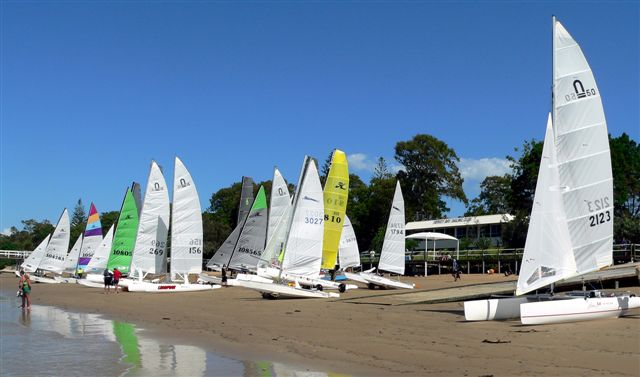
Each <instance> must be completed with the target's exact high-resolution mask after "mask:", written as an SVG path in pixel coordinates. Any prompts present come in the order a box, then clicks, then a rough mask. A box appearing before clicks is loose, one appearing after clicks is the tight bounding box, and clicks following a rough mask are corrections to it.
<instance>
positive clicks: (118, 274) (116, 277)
mask: <svg viewBox="0 0 640 377" xmlns="http://www.w3.org/2000/svg"><path fill="white" fill-rule="evenodd" d="M121 276H122V272H120V270H118V269H117V268H114V269H113V285H114V288H113V289H114V290H115V291H116V293H118V283H119V282H120V277H121Z"/></svg>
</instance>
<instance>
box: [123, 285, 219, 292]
mask: <svg viewBox="0 0 640 377" xmlns="http://www.w3.org/2000/svg"><path fill="white" fill-rule="evenodd" d="M219 288H222V287H221V286H219V285H210V284H174V283H166V284H156V283H144V282H143V283H135V284H130V285H129V286H128V287H127V290H128V291H129V292H144V293H184V292H202V291H211V290H213V289H219Z"/></svg>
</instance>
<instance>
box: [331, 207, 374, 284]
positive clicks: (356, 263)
mask: <svg viewBox="0 0 640 377" xmlns="http://www.w3.org/2000/svg"><path fill="white" fill-rule="evenodd" d="M338 261H339V265H340V270H342V274H343V275H344V277H345V278H347V279H349V280H353V281H357V282H359V283H364V284H369V282H368V281H367V279H365V278H364V277H362V276H360V273H357V272H351V271H347V269H354V268H358V267H361V264H360V249H359V248H358V239H357V238H356V233H355V232H354V230H353V225H351V220H350V219H349V216H345V218H344V225H343V228H342V236H341V237H340V248H339V249H338ZM371 271H373V269H370V270H367V271H365V272H371Z"/></svg>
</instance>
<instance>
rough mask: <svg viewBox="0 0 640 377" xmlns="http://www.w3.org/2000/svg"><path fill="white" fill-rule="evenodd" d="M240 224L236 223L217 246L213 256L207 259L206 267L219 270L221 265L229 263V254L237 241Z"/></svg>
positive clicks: (240, 228)
mask: <svg viewBox="0 0 640 377" xmlns="http://www.w3.org/2000/svg"><path fill="white" fill-rule="evenodd" d="M242 225H243V224H242V223H240V224H238V225H237V226H236V228H235V229H234V230H233V232H231V234H229V236H228V237H227V239H226V240H224V242H223V243H222V245H220V247H219V248H218V251H216V253H215V254H214V255H213V257H212V258H211V259H209V262H208V263H207V268H210V269H213V270H220V269H221V268H222V266H226V265H227V264H229V260H231V255H232V254H233V249H234V248H235V247H236V243H238V238H239V237H240V232H241V231H242Z"/></svg>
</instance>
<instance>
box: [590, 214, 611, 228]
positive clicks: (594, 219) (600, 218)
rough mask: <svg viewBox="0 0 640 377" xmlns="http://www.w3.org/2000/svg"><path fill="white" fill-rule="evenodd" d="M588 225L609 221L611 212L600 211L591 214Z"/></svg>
mask: <svg viewBox="0 0 640 377" xmlns="http://www.w3.org/2000/svg"><path fill="white" fill-rule="evenodd" d="M589 221H590V224H589V226H592V227H593V226H596V225H600V224H604V223H606V222H609V221H611V212H610V211H607V212H600V213H597V214H595V215H593V216H589Z"/></svg>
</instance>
